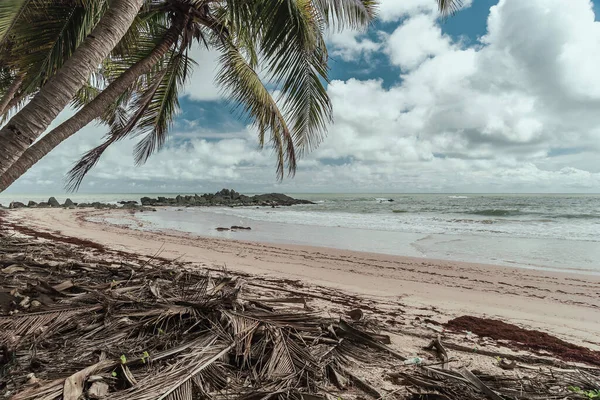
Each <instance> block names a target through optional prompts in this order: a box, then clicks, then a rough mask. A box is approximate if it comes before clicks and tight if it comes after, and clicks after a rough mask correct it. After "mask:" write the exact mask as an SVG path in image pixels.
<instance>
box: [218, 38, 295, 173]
mask: <svg viewBox="0 0 600 400" xmlns="http://www.w3.org/2000/svg"><path fill="white" fill-rule="evenodd" d="M221 51H222V55H221V57H220V59H219V62H220V66H221V69H220V71H219V73H218V75H217V83H218V84H219V85H220V86H221V87H222V88H223V90H224V93H225V94H226V95H227V97H228V98H229V100H230V101H231V102H232V103H233V104H234V105H235V106H236V107H240V108H242V109H243V111H244V112H245V113H247V114H248V115H250V117H251V118H252V120H253V122H254V124H255V126H256V127H257V129H258V134H259V144H260V146H261V147H262V146H264V144H265V136H266V134H267V132H268V133H269V134H270V136H271V144H272V146H273V150H274V152H275V153H276V155H277V176H278V177H279V179H281V178H283V175H284V171H285V168H286V165H287V168H288V171H289V172H290V173H292V172H293V171H294V170H295V169H296V151H295V148H294V141H293V137H292V133H291V132H290V130H289V129H288V127H287V123H286V121H285V118H284V117H283V115H282V114H281V111H280V110H279V107H278V106H277V103H276V102H275V100H274V99H273V97H272V96H271V93H270V92H269V91H268V90H267V88H266V87H265V86H264V84H263V83H262V81H261V80H260V78H259V76H258V74H257V73H256V72H255V71H254V69H252V67H251V66H250V64H249V63H248V62H247V61H246V59H245V58H244V57H243V55H242V54H241V53H240V52H239V50H238V49H237V48H236V47H235V45H234V44H233V43H231V42H229V41H226V42H225V43H224V44H223V45H222V46H221Z"/></svg>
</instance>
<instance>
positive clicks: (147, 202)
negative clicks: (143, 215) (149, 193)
mask: <svg viewBox="0 0 600 400" xmlns="http://www.w3.org/2000/svg"><path fill="white" fill-rule="evenodd" d="M158 201H160V197H159V200H158ZM158 201H157V200H156V199H152V198H150V197H142V198H141V199H140V202H141V203H142V205H143V206H153V205H155V204H156V203H157V202H158Z"/></svg>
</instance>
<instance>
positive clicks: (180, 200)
mask: <svg viewBox="0 0 600 400" xmlns="http://www.w3.org/2000/svg"><path fill="white" fill-rule="evenodd" d="M175 202H176V203H177V204H179V205H181V204H185V203H186V201H185V198H184V197H183V196H182V195H179V196H177V197H175Z"/></svg>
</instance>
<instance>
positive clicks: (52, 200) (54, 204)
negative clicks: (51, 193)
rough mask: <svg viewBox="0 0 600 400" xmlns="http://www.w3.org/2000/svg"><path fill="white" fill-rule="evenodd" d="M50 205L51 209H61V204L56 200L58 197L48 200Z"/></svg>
mask: <svg viewBox="0 0 600 400" xmlns="http://www.w3.org/2000/svg"><path fill="white" fill-rule="evenodd" d="M48 205H49V206H50V207H60V203H59V202H58V200H56V197H50V198H49V199H48Z"/></svg>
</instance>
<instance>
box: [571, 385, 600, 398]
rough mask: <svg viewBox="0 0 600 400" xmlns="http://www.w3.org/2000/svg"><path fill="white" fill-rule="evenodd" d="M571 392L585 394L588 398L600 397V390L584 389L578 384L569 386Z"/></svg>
mask: <svg viewBox="0 0 600 400" xmlns="http://www.w3.org/2000/svg"><path fill="white" fill-rule="evenodd" d="M568 389H569V390H570V391H571V392H573V393H577V394H581V395H584V396H585V397H587V398H588V399H600V390H599V389H595V390H583V389H581V388H580V387H577V386H569V388H568Z"/></svg>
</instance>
